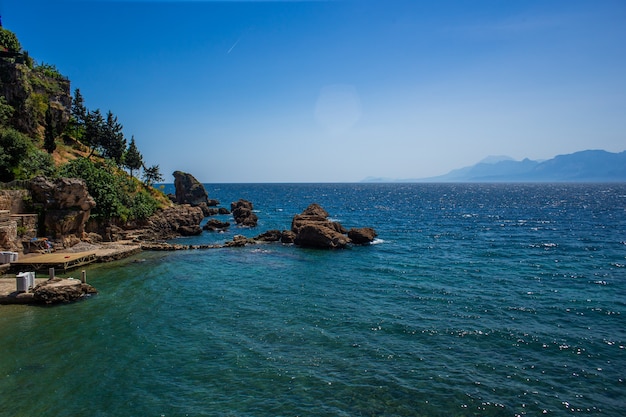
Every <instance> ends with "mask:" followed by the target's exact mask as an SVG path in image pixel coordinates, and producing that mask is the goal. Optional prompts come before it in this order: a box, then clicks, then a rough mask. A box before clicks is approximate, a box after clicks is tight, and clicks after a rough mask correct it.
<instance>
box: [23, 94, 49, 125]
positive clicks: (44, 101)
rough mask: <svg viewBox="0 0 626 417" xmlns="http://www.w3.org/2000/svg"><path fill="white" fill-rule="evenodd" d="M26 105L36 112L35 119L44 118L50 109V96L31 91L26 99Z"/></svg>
mask: <svg viewBox="0 0 626 417" xmlns="http://www.w3.org/2000/svg"><path fill="white" fill-rule="evenodd" d="M26 106H27V107H28V108H30V110H31V112H32V113H33V114H34V118H35V120H43V119H44V117H45V115H46V110H48V97H46V96H45V95H43V94H38V93H31V95H30V96H29V97H28V98H27V99H26Z"/></svg>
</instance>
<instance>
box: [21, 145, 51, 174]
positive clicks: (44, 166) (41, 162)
mask: <svg viewBox="0 0 626 417" xmlns="http://www.w3.org/2000/svg"><path fill="white" fill-rule="evenodd" d="M38 175H43V176H45V177H54V176H55V175H56V167H55V165H54V160H53V159H52V156H51V155H50V154H49V153H47V152H44V151H42V150H40V149H31V150H30V151H28V157H26V158H24V159H22V161H21V162H20V164H19V166H18V170H17V175H16V177H17V178H18V179H24V180H27V179H31V178H33V177H36V176H38Z"/></svg>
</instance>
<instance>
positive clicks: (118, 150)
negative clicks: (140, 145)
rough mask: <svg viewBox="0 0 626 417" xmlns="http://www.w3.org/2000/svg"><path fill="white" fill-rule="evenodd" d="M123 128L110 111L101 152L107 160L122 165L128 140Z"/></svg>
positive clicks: (104, 129)
mask: <svg viewBox="0 0 626 417" xmlns="http://www.w3.org/2000/svg"><path fill="white" fill-rule="evenodd" d="M122 129H123V126H122V125H121V124H120V123H119V122H118V121H117V116H114V115H113V113H112V112H111V111H110V110H109V112H108V113H107V120H106V123H105V124H104V127H103V129H102V133H103V135H102V141H101V143H100V151H101V152H102V155H103V156H104V157H105V158H109V159H112V160H113V161H115V163H116V164H118V165H120V164H121V163H122V159H123V157H124V152H125V151H126V139H125V138H124V133H122Z"/></svg>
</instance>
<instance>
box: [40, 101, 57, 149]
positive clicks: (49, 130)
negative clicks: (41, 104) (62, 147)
mask: <svg viewBox="0 0 626 417" xmlns="http://www.w3.org/2000/svg"><path fill="white" fill-rule="evenodd" d="M56 137H57V132H56V126H55V123H54V120H53V118H52V111H51V110H50V106H48V109H47V110H46V130H45V132H44V139H43V147H44V149H45V150H46V152H48V153H50V154H51V153H52V152H54V150H55V149H56V148H57V143H56V141H55V139H56Z"/></svg>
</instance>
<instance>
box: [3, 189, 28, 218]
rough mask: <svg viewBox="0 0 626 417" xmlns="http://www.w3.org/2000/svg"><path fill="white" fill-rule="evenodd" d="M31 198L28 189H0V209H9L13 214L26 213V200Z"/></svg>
mask: <svg viewBox="0 0 626 417" xmlns="http://www.w3.org/2000/svg"><path fill="white" fill-rule="evenodd" d="M29 199H30V192H29V191H28V190H0V210H9V211H10V212H11V214H19V213H25V212H26V203H25V201H26V200H29Z"/></svg>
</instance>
